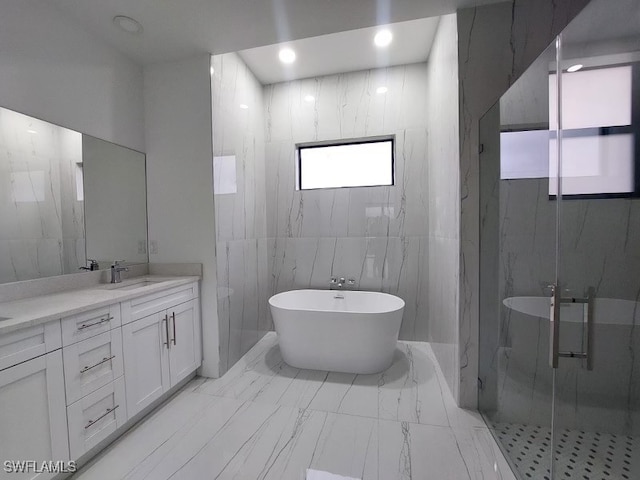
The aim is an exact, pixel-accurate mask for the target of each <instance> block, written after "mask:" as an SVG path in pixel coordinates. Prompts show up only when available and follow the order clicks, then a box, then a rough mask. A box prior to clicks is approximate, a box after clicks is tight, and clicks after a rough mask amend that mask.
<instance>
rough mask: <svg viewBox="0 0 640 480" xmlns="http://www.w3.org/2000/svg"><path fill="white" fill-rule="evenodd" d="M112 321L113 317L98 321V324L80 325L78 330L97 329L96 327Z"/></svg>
mask: <svg viewBox="0 0 640 480" xmlns="http://www.w3.org/2000/svg"><path fill="white" fill-rule="evenodd" d="M111 320H113V317H106V318H103V319H101V320H99V321H97V322H96V323H83V324H82V325H80V326H79V327H78V330H84V329H85V328H89V327H95V326H96V325H102V324H103V323H105V322H109V321H111Z"/></svg>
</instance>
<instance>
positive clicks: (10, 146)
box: [0, 108, 85, 283]
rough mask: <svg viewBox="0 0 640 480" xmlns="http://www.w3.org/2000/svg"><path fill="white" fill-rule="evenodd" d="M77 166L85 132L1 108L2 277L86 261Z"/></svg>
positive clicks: (24, 276) (65, 268)
mask: <svg viewBox="0 0 640 480" xmlns="http://www.w3.org/2000/svg"><path fill="white" fill-rule="evenodd" d="M78 166H79V167H78ZM78 168H79V169H81V168H82V135H81V134H80V133H78V132H74V131H72V130H69V129H67V128H62V127H59V126H57V125H52V124H50V123H47V122H43V121H41V120H36V119H34V118H31V117H28V116H26V115H22V114H20V113H16V112H13V111H11V110H7V109H4V108H0V282H2V283H6V282H14V281H18V280H28V279H31V278H39V277H47V276H51V275H61V274H63V273H74V272H77V271H78V267H80V266H82V265H84V263H85V247H84V205H83V202H82V197H81V196H79V195H78V193H80V192H79V191H78V188H77V181H76V172H77V169H78Z"/></svg>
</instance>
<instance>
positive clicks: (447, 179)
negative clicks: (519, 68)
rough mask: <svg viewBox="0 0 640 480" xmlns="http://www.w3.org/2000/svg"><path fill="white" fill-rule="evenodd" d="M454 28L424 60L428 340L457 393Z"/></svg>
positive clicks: (447, 23)
mask: <svg viewBox="0 0 640 480" xmlns="http://www.w3.org/2000/svg"><path fill="white" fill-rule="evenodd" d="M457 38H458V29H457V25H456V16H455V15H446V16H444V17H442V18H441V19H440V22H439V24H438V29H437V31H436V36H435V39H434V42H433V46H432V48H431V54H430V55H429V61H428V62H427V65H428V70H427V82H426V90H427V103H428V105H429V108H428V115H427V126H428V129H429V143H428V158H429V255H428V262H429V281H428V291H429V294H428V299H429V300H428V306H429V338H428V339H429V342H431V345H432V347H433V351H434V353H435V354H436V357H437V358H438V362H439V363H440V367H441V368H442V371H443V373H444V374H445V378H446V379H447V384H448V385H449V388H450V389H451V391H452V393H453V394H454V396H455V395H457V362H456V358H457V351H458V345H457V334H458V288H457V286H458V276H459V263H458V250H459V246H460V228H459V225H460V215H459V206H458V203H459V198H460V192H459V179H460V167H459V164H458V159H459V156H460V150H459V145H458V141H459V131H460V130H459V125H458V122H459V119H458V50H457Z"/></svg>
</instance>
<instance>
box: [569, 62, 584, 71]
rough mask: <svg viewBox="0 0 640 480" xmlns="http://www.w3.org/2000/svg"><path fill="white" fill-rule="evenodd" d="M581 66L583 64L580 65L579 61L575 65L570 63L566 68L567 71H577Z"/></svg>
mask: <svg viewBox="0 0 640 480" xmlns="http://www.w3.org/2000/svg"><path fill="white" fill-rule="evenodd" d="M582 67H584V65H582V64H581V63H576V64H575V65H571V66H570V67H569V68H567V72H569V73H573V72H577V71H578V70H580V69H581V68H582Z"/></svg>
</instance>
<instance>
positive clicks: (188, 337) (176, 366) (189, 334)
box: [167, 300, 200, 387]
mask: <svg viewBox="0 0 640 480" xmlns="http://www.w3.org/2000/svg"><path fill="white" fill-rule="evenodd" d="M167 314H168V316H169V335H170V337H169V338H170V342H169V371H170V372H171V386H172V387H173V386H174V385H176V384H177V383H178V382H180V380H182V379H183V378H186V377H187V376H188V375H189V374H191V373H192V372H193V371H194V370H195V369H196V368H198V366H199V365H200V359H199V358H198V350H199V349H198V347H197V341H198V339H199V335H198V332H197V328H199V325H200V322H199V321H198V320H199V318H198V317H199V311H198V304H197V302H196V301H195V300H191V301H190V302H186V303H182V304H180V305H177V306H175V307H173V308H170V309H169V310H167Z"/></svg>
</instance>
